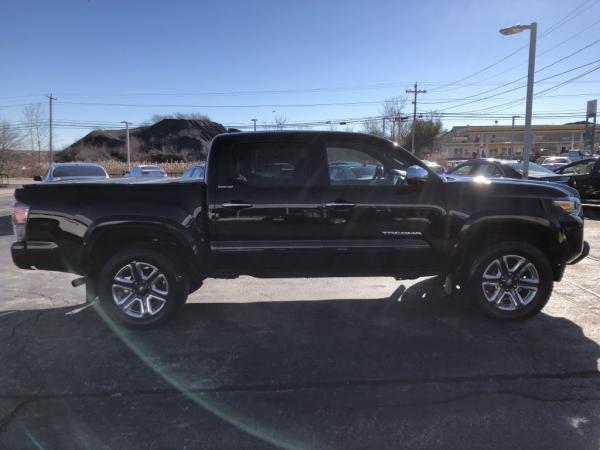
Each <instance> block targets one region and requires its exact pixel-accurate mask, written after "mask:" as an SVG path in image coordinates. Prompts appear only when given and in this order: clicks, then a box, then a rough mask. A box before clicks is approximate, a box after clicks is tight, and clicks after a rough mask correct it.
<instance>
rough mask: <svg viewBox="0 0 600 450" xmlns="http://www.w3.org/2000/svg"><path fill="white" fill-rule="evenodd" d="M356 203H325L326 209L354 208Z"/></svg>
mask: <svg viewBox="0 0 600 450" xmlns="http://www.w3.org/2000/svg"><path fill="white" fill-rule="evenodd" d="M355 206H356V203H349V202H327V203H325V207H326V208H354V207H355Z"/></svg>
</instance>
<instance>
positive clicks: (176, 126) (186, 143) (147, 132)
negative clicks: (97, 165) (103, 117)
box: [55, 119, 227, 162]
mask: <svg viewBox="0 0 600 450" xmlns="http://www.w3.org/2000/svg"><path fill="white" fill-rule="evenodd" d="M226 131H227V130H226V129H225V127H224V126H223V125H221V124H220V123H217V122H212V121H210V120H202V119H163V120H160V121H158V122H156V123H155V124H153V125H148V126H142V127H137V128H131V129H130V130H129V139H130V145H131V153H132V159H134V160H139V161H156V162H163V161H198V160H203V159H205V158H206V152H207V151H208V144H209V142H210V141H211V140H212V138H214V137H215V136H216V135H218V134H221V133H225V132H226ZM107 159H116V160H118V161H126V160H127V151H126V147H125V130H117V131H107V130H95V131H92V132H91V133H89V134H87V135H86V136H84V137H83V138H81V139H80V140H78V141H77V142H75V143H73V144H72V145H70V146H69V147H67V148H65V149H64V150H63V151H61V152H57V154H56V156H55V160H56V161H59V162H69V161H104V160H107Z"/></svg>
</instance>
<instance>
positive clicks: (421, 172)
mask: <svg viewBox="0 0 600 450" xmlns="http://www.w3.org/2000/svg"><path fill="white" fill-rule="evenodd" d="M428 180H429V172H427V171H426V170H425V169H423V168H422V167H421V166H416V165H415V166H410V167H409V168H408V169H406V182H407V183H408V184H412V185H416V184H422V183H425V182H427V181H428Z"/></svg>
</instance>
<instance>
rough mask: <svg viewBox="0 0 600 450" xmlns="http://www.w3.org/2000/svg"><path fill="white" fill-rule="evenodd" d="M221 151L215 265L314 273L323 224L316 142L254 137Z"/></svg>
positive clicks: (215, 207) (212, 221) (212, 217)
mask: <svg viewBox="0 0 600 450" xmlns="http://www.w3.org/2000/svg"><path fill="white" fill-rule="evenodd" d="M218 154H219V161H215V164H216V167H217V171H218V173H217V177H218V180H217V183H216V184H215V185H213V187H212V189H214V191H213V192H214V196H213V199H214V202H213V204H212V205H211V213H210V215H209V218H210V227H211V236H212V239H211V250H212V252H213V254H214V257H215V262H216V266H217V268H218V269H223V270H231V271H234V272H239V273H255V274H260V273H261V272H267V273H268V274H269V275H273V274H274V273H276V272H278V273H286V272H290V271H294V270H297V271H299V272H306V271H307V270H308V269H314V268H316V266H317V265H318V264H319V262H320V259H319V257H318V254H319V251H320V247H321V246H320V240H319V238H320V236H319V232H320V230H321V225H322V207H321V202H320V193H319V191H318V189H316V187H315V180H314V176H315V172H316V171H315V170H314V167H313V166H314V164H315V163H316V161H317V160H318V159H319V157H320V156H319V149H318V147H316V146H315V145H314V144H313V143H311V142H310V139H304V140H301V139H294V140H272V139H268V140H262V141H261V140H249V141H245V142H244V141H243V142H234V143H233V144H231V145H229V146H228V147H227V148H221V149H220V150H219V152H218ZM211 164H213V162H212V161H211ZM211 184H212V182H211Z"/></svg>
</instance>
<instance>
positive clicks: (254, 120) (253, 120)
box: [250, 119, 257, 131]
mask: <svg viewBox="0 0 600 450" xmlns="http://www.w3.org/2000/svg"><path fill="white" fill-rule="evenodd" d="M250 120H251V121H252V122H254V131H256V121H257V119H250Z"/></svg>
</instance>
